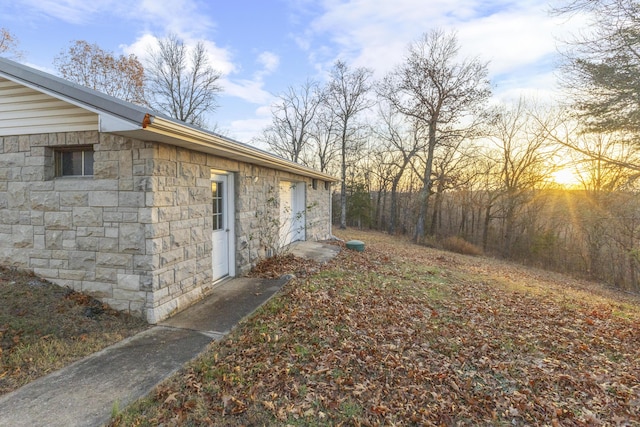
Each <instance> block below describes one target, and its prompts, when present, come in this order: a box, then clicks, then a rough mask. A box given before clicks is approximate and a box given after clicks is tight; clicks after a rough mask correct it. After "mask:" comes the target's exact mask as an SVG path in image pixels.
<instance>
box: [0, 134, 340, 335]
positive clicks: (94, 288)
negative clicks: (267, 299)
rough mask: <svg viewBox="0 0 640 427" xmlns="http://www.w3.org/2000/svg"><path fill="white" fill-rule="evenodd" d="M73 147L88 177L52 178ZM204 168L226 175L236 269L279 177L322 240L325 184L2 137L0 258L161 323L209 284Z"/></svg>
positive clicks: (203, 161) (118, 142)
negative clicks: (297, 196) (88, 157)
mask: <svg viewBox="0 0 640 427" xmlns="http://www.w3.org/2000/svg"><path fill="white" fill-rule="evenodd" d="M74 145H75V146H79V145H92V146H93V149H94V176H93V177H85V178H81V177H78V178H68V177H64V178H55V177H54V160H53V152H54V150H55V148H56V147H67V146H74ZM212 170H217V171H228V172H230V173H231V175H232V177H233V179H234V182H235V206H236V210H235V218H234V221H235V233H236V234H235V248H236V251H235V265H236V274H237V275H242V274H244V273H245V272H247V271H248V270H249V269H250V268H251V267H252V265H254V264H255V263H256V262H257V261H258V258H259V256H260V255H264V254H261V248H260V245H259V242H258V241H257V239H256V238H255V236H256V234H257V233H258V231H259V229H260V214H261V213H264V212H265V206H267V205H269V203H268V198H269V197H273V196H274V189H275V192H276V193H277V189H278V183H279V182H280V180H287V181H292V182H298V183H302V182H304V184H305V186H306V205H307V206H311V208H310V209H309V210H308V212H307V217H306V227H307V230H306V235H307V239H315V240H319V239H325V238H327V237H329V235H330V215H329V209H330V202H329V194H330V192H329V191H328V190H327V189H325V185H324V183H323V182H317V183H316V184H317V185H316V189H314V188H313V180H311V179H310V178H305V177H302V176H296V175H291V174H288V173H285V172H281V171H277V170H274V169H270V168H265V167H258V166H255V165H250V164H245V163H240V162H237V161H232V160H228V159H223V158H219V157H215V156H212V155H207V154H203V153H199V152H196V151H192V150H187V149H184V148H179V147H175V146H170V145H166V144H160V143H153V142H144V141H138V140H132V139H128V138H123V137H120V136H116V135H109V134H100V133H98V132H69V133H55V134H38V135H27V136H10V137H3V138H0V264H2V265H5V266H14V267H18V268H23V269H29V270H32V271H34V272H35V273H36V274H38V275H40V276H42V277H44V278H46V279H49V280H51V281H53V282H55V283H58V284H60V285H63V286H68V287H70V288H73V289H75V290H78V291H84V292H87V293H89V294H91V295H93V296H95V297H97V298H99V299H101V300H102V301H104V302H107V303H108V304H110V305H111V306H113V307H114V308H116V309H119V310H124V311H128V312H131V313H134V314H137V315H140V316H142V317H144V318H146V319H147V320H148V321H149V322H151V323H155V322H157V321H159V320H162V319H164V318H166V317H168V316H169V315H171V314H172V313H174V312H176V311H179V310H181V309H183V308H185V307H186V306H188V305H189V304H191V303H192V302H194V301H196V300H198V299H200V298H202V297H203V296H204V295H206V294H207V293H209V292H210V291H211V289H212V283H211V281H212V270H211V250H212V246H211V229H212V218H211V214H212V205H211V181H210V177H211V171H212ZM275 195H276V196H277V194H275ZM274 215H277V212H274Z"/></svg>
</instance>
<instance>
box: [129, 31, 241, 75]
mask: <svg viewBox="0 0 640 427" xmlns="http://www.w3.org/2000/svg"><path fill="white" fill-rule="evenodd" d="M178 37H181V36H180V35H178ZM183 41H184V43H185V45H187V48H188V49H193V48H194V47H195V45H196V44H197V43H199V42H201V43H203V45H204V47H205V50H206V52H207V56H208V59H209V65H211V67H213V68H214V69H215V70H217V71H219V72H220V73H221V74H222V75H223V76H224V75H228V74H230V73H232V72H234V71H235V69H236V65H235V64H234V63H233V61H232V58H231V53H230V52H229V50H228V49H224V48H221V47H219V46H217V45H216V44H215V43H214V42H212V41H210V40H190V39H183ZM157 46H158V37H156V36H155V35H153V34H150V33H146V34H143V35H142V36H140V37H138V39H136V40H135V41H134V42H133V43H132V44H130V45H120V48H121V49H122V51H123V52H124V53H126V54H127V55H130V54H134V55H136V56H137V57H138V58H140V59H141V60H142V61H143V62H144V61H145V60H148V59H149V52H151V51H153V50H155V49H156V48H157Z"/></svg>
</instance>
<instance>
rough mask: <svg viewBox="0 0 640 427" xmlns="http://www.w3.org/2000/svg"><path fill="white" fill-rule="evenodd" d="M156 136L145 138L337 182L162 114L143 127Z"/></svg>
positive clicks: (145, 130) (306, 168)
mask: <svg viewBox="0 0 640 427" xmlns="http://www.w3.org/2000/svg"><path fill="white" fill-rule="evenodd" d="M143 131H144V132H150V133H152V134H153V135H154V136H155V137H145V138H144V139H145V140H148V141H154V140H158V139H160V140H161V141H163V142H169V143H171V144H173V145H178V146H183V147H185V148H191V149H195V150H197V151H201V152H205V153H209V154H214V155H217V156H220V157H226V158H230V159H234V160H239V161H243V162H246V163H252V164H256V165H260V166H266V167H270V168H273V169H278V170H282V171H286V172H291V173H294V174H298V175H303V176H306V177H310V178H314V179H319V180H321V181H327V182H337V181H339V179H337V178H336V177H334V176H332V175H329V174H326V173H323V172H319V171H316V170H314V169H311V168H308V167H306V166H303V165H300V164H298V163H294V162H291V161H288V160H286V159H283V158H280V157H277V156H274V155H273V154H270V153H267V152H266V151H262V150H260V149H257V148H254V147H251V146H248V145H245V144H239V143H237V142H235V141H230V140H227V139H225V138H224V137H221V136H217V135H215V134H211V133H209V132H204V131H202V130H199V129H196V128H192V127H188V126H184V125H182V124H180V123H176V122H174V121H170V120H166V119H164V118H162V117H157V116H156V117H153V120H151V121H150V123H148V124H147V126H146V127H145V128H144V129H143Z"/></svg>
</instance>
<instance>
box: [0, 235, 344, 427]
mask: <svg viewBox="0 0 640 427" xmlns="http://www.w3.org/2000/svg"><path fill="white" fill-rule="evenodd" d="M338 251H339V248H338V247H337V246H332V245H325V244H321V243H317V242H300V243H298V244H297V245H296V246H295V247H293V248H292V252H293V253H294V254H295V255H297V256H303V257H307V258H311V259H316V260H319V261H321V262H326V261H328V260H329V259H331V258H332V257H333V256H335V255H336V254H337V252H338ZM286 280H287V279H284V278H283V279H276V280H267V279H247V278H236V279H230V280H227V281H225V282H223V283H222V284H220V285H219V286H218V287H216V288H215V289H214V291H213V292H212V294H211V296H210V297H208V298H206V299H204V300H202V301H200V302H199V303H197V304H195V305H193V306H192V307H189V308H188V309H186V310H184V311H182V312H180V313H178V314H177V315H176V316H174V317H172V318H170V319H168V320H166V321H165V322H162V323H160V324H158V325H156V326H154V327H152V328H150V329H148V330H146V331H144V332H142V333H140V334H138V335H135V336H133V337H131V338H129V339H126V340H123V341H121V342H119V343H117V344H115V345H113V346H111V347H108V348H106V349H104V350H102V351H100V352H98V353H95V354H93V355H91V356H89V357H87V358H85V359H83V360H80V361H78V362H76V363H74V364H72V365H69V366H67V367H66V368H63V369H61V370H59V371H56V372H54V373H52V374H50V375H47V376H46V377H43V378H40V379H37V380H35V381H33V382H32V383H29V384H27V385H26V386H24V387H22V388H20V389H18V390H16V391H14V392H12V393H9V394H7V395H5V396H2V397H0V426H2V427H5V426H6V427H19V426H30V427H33V426H51V427H53V426H61V427H62V426H65V427H71V426H82V427H85V426H101V425H103V424H105V423H107V422H108V421H109V419H110V417H111V414H112V412H113V411H114V410H116V409H118V410H121V409H123V408H125V407H126V406H127V405H129V404H131V403H132V402H134V401H135V400H137V399H138V398H140V397H143V396H145V395H147V394H148V393H149V392H151V391H152V390H153V388H154V387H155V386H156V385H157V384H159V383H160V382H161V381H162V380H164V379H165V378H167V377H168V376H170V375H171V374H173V373H174V372H176V371H177V370H179V369H180V368H181V367H182V366H183V365H184V364H185V363H187V362H188V361H190V360H192V359H194V358H195V357H196V356H198V355H199V354H200V353H202V352H203V351H204V350H205V349H206V348H207V347H208V345H209V344H210V343H211V342H212V341H216V340H220V339H222V338H223V337H224V336H226V335H227V334H228V333H229V332H230V331H231V329H232V328H233V327H234V326H235V325H237V324H238V322H239V321H240V320H242V319H243V318H245V317H246V316H248V315H250V314H251V313H253V312H254V311H255V310H256V309H257V308H258V307H260V306H261V305H262V304H264V303H265V302H266V301H267V300H269V299H270V298H271V297H272V296H273V295H274V294H275V293H276V292H277V291H278V290H280V288H281V287H282V286H283V285H284V284H285V283H286Z"/></svg>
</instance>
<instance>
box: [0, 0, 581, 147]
mask: <svg viewBox="0 0 640 427" xmlns="http://www.w3.org/2000/svg"><path fill="white" fill-rule="evenodd" d="M1 3H2V4H1V5H0V27H5V28H7V29H9V30H10V31H11V32H12V33H13V34H14V35H16V36H17V38H18V41H19V47H20V49H21V50H22V51H24V57H23V58H22V59H21V61H22V62H24V63H26V64H27V65H30V66H34V67H36V68H39V69H42V70H45V71H49V72H52V73H55V70H54V69H53V59H54V57H55V56H56V55H58V54H59V53H60V52H61V51H62V50H66V49H67V48H68V47H69V45H70V42H71V41H72V40H86V41H88V42H90V43H97V44H98V45H99V46H100V47H101V48H103V49H106V50H109V51H112V52H114V53H116V54H123V53H124V54H129V53H134V54H136V55H138V57H139V58H140V59H142V60H143V59H144V56H145V55H146V52H147V50H148V47H149V46H151V45H152V44H153V43H154V41H155V40H156V38H159V37H164V36H166V35H167V34H168V33H175V34H177V35H178V36H179V37H181V38H182V39H184V40H185V41H186V42H187V43H188V44H195V43H196V42H198V41H202V42H204V43H205V45H206V47H207V50H208V52H209V55H210V60H211V63H212V65H213V66H214V67H215V68H217V69H218V70H219V71H221V72H222V74H223V77H222V86H223V88H224V90H223V93H222V94H221V96H220V98H219V103H220V107H219V109H218V110H217V112H216V113H215V114H214V115H213V116H212V117H211V118H210V119H209V122H210V123H217V125H218V128H219V129H220V130H221V131H222V133H224V134H226V135H228V136H230V137H232V138H235V139H238V140H240V141H244V142H249V141H250V140H251V139H252V138H253V137H254V136H256V135H258V134H259V133H260V130H261V129H262V128H264V126H266V125H267V124H268V123H269V121H270V107H269V106H270V104H271V102H272V101H273V99H274V96H275V95H277V94H278V93H281V92H283V91H284V90H285V89H286V88H287V87H288V86H296V85H299V84H301V83H303V82H304V81H305V80H306V79H307V78H313V79H317V80H319V81H323V79H324V77H325V76H326V72H327V70H328V69H330V68H331V66H332V64H333V63H334V61H335V60H337V59H342V60H344V61H346V62H347V63H348V64H349V65H350V66H353V67H356V66H366V67H369V68H371V69H373V70H374V76H375V77H376V78H380V77H382V76H384V74H385V73H387V72H388V71H390V70H391V69H392V68H393V67H394V66H396V65H397V64H399V63H400V62H401V61H402V58H403V55H404V53H405V52H406V47H407V46H408V44H409V43H411V42H412V41H414V40H416V39H418V38H419V37H420V36H421V34H423V33H424V32H427V31H430V30H432V29H435V28H442V29H445V30H455V31H456V32H457V35H458V40H459V42H460V45H461V47H462V52H463V55H464V56H477V57H479V58H480V59H482V60H485V61H489V71H490V77H491V80H492V84H493V87H494V97H495V99H496V100H503V101H508V100H513V99H515V98H517V97H518V96H520V94H525V95H532V96H535V97H538V98H541V97H542V98H546V97H548V96H552V95H553V94H554V92H555V91H556V75H555V74H554V68H555V66H556V65H557V54H556V53H557V41H556V39H557V38H558V37H560V38H562V37H566V35H567V34H568V33H570V32H571V31H574V28H573V27H575V25H576V23H575V22H568V21H565V20H561V19H558V18H553V17H550V16H549V14H548V13H547V10H548V9H547V8H548V6H547V5H546V4H545V3H543V2H539V1H538V0H520V1H518V0H513V1H508V0H488V1H481V0H456V1H451V0H91V1H87V0H2V1H1Z"/></svg>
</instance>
